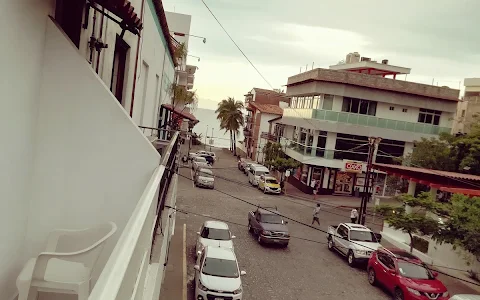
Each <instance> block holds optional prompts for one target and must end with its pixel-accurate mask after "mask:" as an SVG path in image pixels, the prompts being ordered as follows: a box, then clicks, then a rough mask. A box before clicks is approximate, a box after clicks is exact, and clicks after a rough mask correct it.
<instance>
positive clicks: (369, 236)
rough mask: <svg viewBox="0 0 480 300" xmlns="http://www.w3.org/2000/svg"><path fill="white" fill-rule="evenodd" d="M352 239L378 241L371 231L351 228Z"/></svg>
mask: <svg viewBox="0 0 480 300" xmlns="http://www.w3.org/2000/svg"><path fill="white" fill-rule="evenodd" d="M350 240H352V241H357V242H372V243H373V242H377V239H376V238H375V235H374V234H373V232H371V231H361V230H350Z"/></svg>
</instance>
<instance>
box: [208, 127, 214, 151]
mask: <svg viewBox="0 0 480 300" xmlns="http://www.w3.org/2000/svg"><path fill="white" fill-rule="evenodd" d="M210 140H211V141H209V144H210V152H212V143H210V142H213V127H212V136H211V137H210Z"/></svg>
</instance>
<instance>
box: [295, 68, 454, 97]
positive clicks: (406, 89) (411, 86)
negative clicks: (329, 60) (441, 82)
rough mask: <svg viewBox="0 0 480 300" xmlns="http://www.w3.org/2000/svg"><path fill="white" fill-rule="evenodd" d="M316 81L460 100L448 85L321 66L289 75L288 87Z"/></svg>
mask: <svg viewBox="0 0 480 300" xmlns="http://www.w3.org/2000/svg"><path fill="white" fill-rule="evenodd" d="M350 65H351V64H350ZM315 81H326V82H333V83H341V84H349V85H355V86H360V87H366V88H372V89H378V90H385V91H391V92H397V93H404V94H412V95H417V96H423V97H431V98H437V99H441V100H449V101H459V99H458V97H459V95H460V91H459V90H456V89H451V88H448V87H438V86H433V85H427V84H420V83H415V82H409V81H401V80H395V79H390V78H383V77H380V76H371V75H368V74H361V73H354V72H348V71H342V70H329V69H321V68H318V69H314V70H311V71H307V72H304V73H301V74H298V75H295V76H292V77H289V78H288V82H287V87H288V86H294V85H299V84H304V83H308V82H315Z"/></svg>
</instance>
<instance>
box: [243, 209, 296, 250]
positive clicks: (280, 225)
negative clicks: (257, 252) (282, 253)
mask: <svg viewBox="0 0 480 300" xmlns="http://www.w3.org/2000/svg"><path fill="white" fill-rule="evenodd" d="M287 223H288V222H286V221H284V220H283V218H282V217H281V216H279V215H278V210H277V208H276V207H273V208H267V207H265V208H260V207H259V208H257V210H256V211H251V212H249V213H248V230H249V231H250V232H251V233H253V234H254V235H256V236H257V240H258V242H259V243H260V244H263V243H266V244H278V245H281V246H283V247H287V246H288V243H289V242H290V234H289V232H288V227H287V225H286V224H287Z"/></svg>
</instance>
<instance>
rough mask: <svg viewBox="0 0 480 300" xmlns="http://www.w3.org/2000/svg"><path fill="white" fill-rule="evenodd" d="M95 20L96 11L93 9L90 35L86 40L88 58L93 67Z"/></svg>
mask: <svg viewBox="0 0 480 300" xmlns="http://www.w3.org/2000/svg"><path fill="white" fill-rule="evenodd" d="M96 22H97V11H96V10H94V11H93V28H92V35H91V36H90V41H89V42H88V46H89V47H90V59H89V60H88V61H89V62H90V64H92V67H93V49H95V41H96V39H95V23H96Z"/></svg>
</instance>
